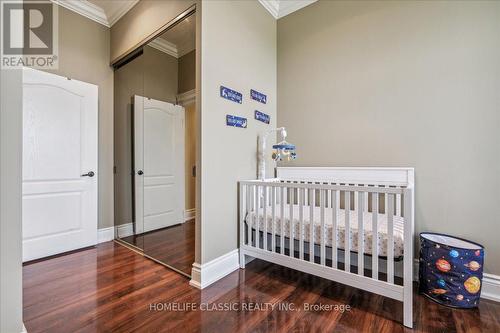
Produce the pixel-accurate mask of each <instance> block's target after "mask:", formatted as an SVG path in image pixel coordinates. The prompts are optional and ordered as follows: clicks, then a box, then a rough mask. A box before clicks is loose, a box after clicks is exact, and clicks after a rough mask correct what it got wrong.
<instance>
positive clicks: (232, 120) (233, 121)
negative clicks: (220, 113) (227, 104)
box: [226, 114, 247, 128]
mask: <svg viewBox="0 0 500 333" xmlns="http://www.w3.org/2000/svg"><path fill="white" fill-rule="evenodd" d="M226 125H227V126H234V127H241V128H247V118H243V117H238V116H232V115H230V114H228V115H227V116H226Z"/></svg>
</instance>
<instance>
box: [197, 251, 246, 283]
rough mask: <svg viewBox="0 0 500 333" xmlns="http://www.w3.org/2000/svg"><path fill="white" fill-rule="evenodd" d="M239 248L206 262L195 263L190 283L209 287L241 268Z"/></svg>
mask: <svg viewBox="0 0 500 333" xmlns="http://www.w3.org/2000/svg"><path fill="white" fill-rule="evenodd" d="M239 260H240V258H239V250H238V249H236V250H233V251H231V252H229V253H226V254H224V255H222V256H220V257H218V258H215V259H214V260H212V261H209V262H207V263H205V264H202V265H200V264H197V263H194V264H193V268H192V271H191V281H189V284H190V285H191V286H193V287H196V288H198V289H203V288H205V287H208V286H209V285H211V284H212V283H214V282H216V281H218V280H220V279H222V278H223V277H225V276H226V275H228V274H230V273H232V272H234V271H235V270H237V269H239V268H240V263H239Z"/></svg>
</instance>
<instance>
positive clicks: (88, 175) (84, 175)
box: [82, 171, 95, 177]
mask: <svg viewBox="0 0 500 333" xmlns="http://www.w3.org/2000/svg"><path fill="white" fill-rule="evenodd" d="M94 175H95V173H94V171H89V172H87V173H84V174H83V175H82V177H94Z"/></svg>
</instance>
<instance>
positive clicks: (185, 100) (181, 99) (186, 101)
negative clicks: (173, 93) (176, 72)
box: [177, 89, 196, 106]
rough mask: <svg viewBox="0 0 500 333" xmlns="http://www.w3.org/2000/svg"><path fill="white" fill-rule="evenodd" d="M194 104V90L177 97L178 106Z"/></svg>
mask: <svg viewBox="0 0 500 333" xmlns="http://www.w3.org/2000/svg"><path fill="white" fill-rule="evenodd" d="M194 102H196V89H193V90H189V91H186V92H184V93H182V94H179V95H177V103H179V105H182V106H188V105H191V104H193V103H194Z"/></svg>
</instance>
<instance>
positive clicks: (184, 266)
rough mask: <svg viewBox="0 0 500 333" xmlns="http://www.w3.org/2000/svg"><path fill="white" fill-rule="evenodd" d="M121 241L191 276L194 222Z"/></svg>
mask: <svg viewBox="0 0 500 333" xmlns="http://www.w3.org/2000/svg"><path fill="white" fill-rule="evenodd" d="M122 241H125V242H127V243H129V244H132V245H134V246H135V247H138V248H140V249H142V250H143V251H144V253H145V254H147V255H148V256H150V257H152V258H155V259H156V260H159V261H161V262H163V263H165V264H167V265H170V266H172V267H174V268H176V269H178V270H180V271H182V272H184V273H186V274H188V275H191V268H192V266H193V262H194V246H195V222H194V220H190V221H187V222H185V223H182V224H178V225H175V226H172V227H168V228H163V229H158V230H154V231H150V232H146V233H143V234H141V235H132V236H128V237H124V238H122Z"/></svg>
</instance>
